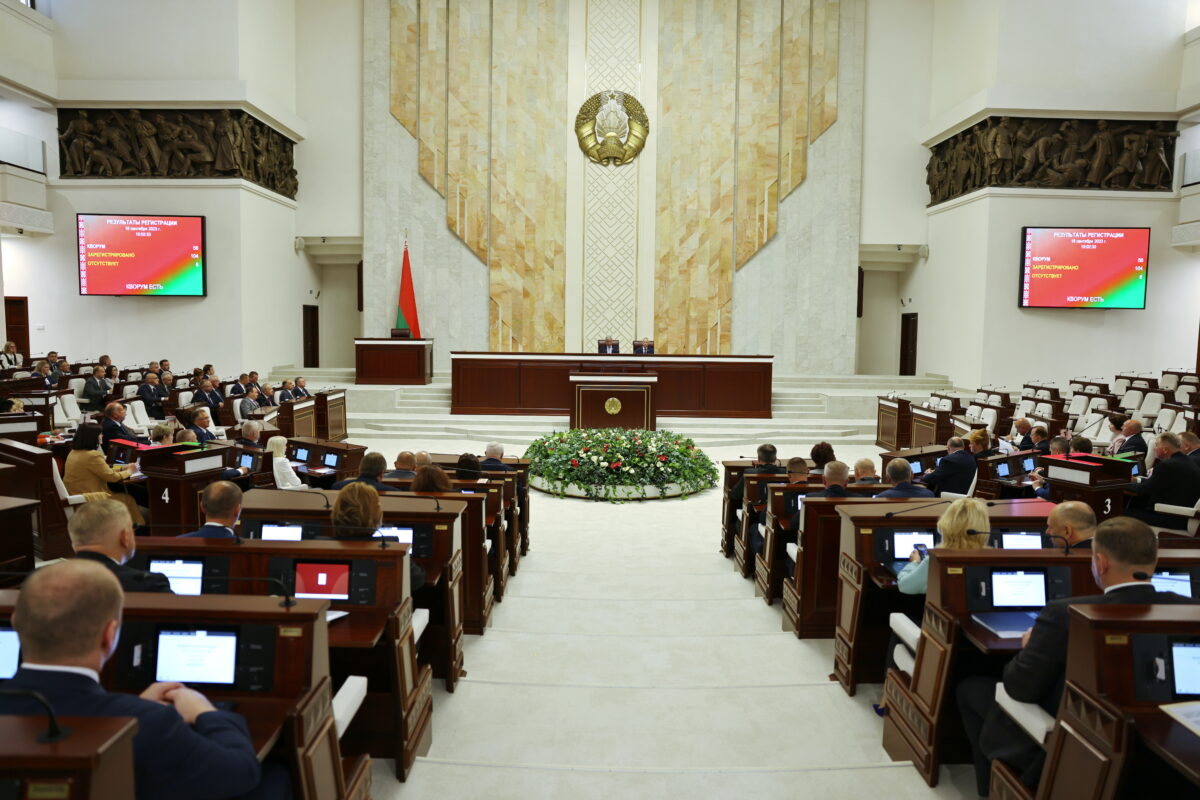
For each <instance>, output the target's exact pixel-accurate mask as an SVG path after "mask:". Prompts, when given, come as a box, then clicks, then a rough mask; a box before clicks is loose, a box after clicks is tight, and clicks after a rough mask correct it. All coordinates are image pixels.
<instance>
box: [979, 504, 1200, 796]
mask: <svg viewBox="0 0 1200 800" xmlns="http://www.w3.org/2000/svg"><path fill="white" fill-rule="evenodd" d="M1157 563H1158V537H1157V536H1156V535H1155V533H1154V531H1153V530H1151V529H1150V526H1149V525H1146V524H1145V523H1144V522H1141V521H1140V520H1136V519H1132V518H1130V517H1113V518H1111V519H1107V520H1105V521H1104V522H1102V523H1100V525H1099V526H1097V528H1096V535H1095V538H1094V539H1093V540H1092V577H1093V579H1094V580H1095V581H1096V585H1097V586H1098V587H1100V588H1101V589H1103V590H1104V593H1103V594H1099V595H1091V596H1088V597H1073V598H1068V599H1065V600H1054V601H1052V602H1050V603H1048V604H1047V605H1046V607H1045V608H1044V609H1042V611H1041V613H1040V614H1038V617H1037V621H1036V622H1034V624H1033V627H1032V628H1030V629H1029V630H1027V631H1026V632H1025V635H1024V636H1022V637H1021V646H1022V649H1021V651H1020V652H1019V653H1017V655H1016V656H1015V657H1014V658H1013V659H1012V660H1011V661H1009V662H1008V664H1007V665H1006V666H1005V667H1004V677H1003V683H1004V689H1005V691H1006V692H1008V694H1009V696H1010V697H1012V699H1014V700H1016V701H1018V702H1022V703H1037V704H1038V705H1040V706H1041V707H1042V708H1044V709H1045V710H1046V711H1047V713H1049V714H1052V715H1057V714H1058V706H1059V703H1060V701H1061V700H1062V696H1063V687H1064V684H1065V682H1066V675H1067V647H1068V643H1069V642H1068V639H1069V637H1068V633H1069V627H1070V626H1069V620H1070V614H1069V607H1070V606H1072V605H1082V604H1096V603H1119V604H1124V605H1151V604H1153V605H1157V604H1172V605H1173V604H1181V603H1191V604H1194V603H1196V601H1194V600H1192V599H1191V598H1189V597H1184V596H1182V595H1178V594H1174V593H1173V592H1160V591H1158V590H1156V589H1155V588H1154V585H1153V584H1152V583H1151V582H1150V578H1151V576H1153V575H1154V568H1155V566H1156V565H1157ZM997 682H998V681H997V680H996V679H995V678H991V677H984V676H972V677H970V678H966V679H965V680H963V681H961V682H960V683H959V684H958V687H957V689H956V693H957V696H958V706H959V712H960V713H961V714H962V719H963V728H964V729H965V731H966V733H967V739H968V740H969V742H970V744H971V750H972V752H973V753H974V756H975V779H976V782H977V784H978V786H977V788H978V790H979V794H980V795H983V796H986V795H987V793H988V786H989V782H990V780H991V768H992V767H991V762H992V761H993V760H994V759H999V760H1001V761H1003V762H1004V763H1006V764H1008V765H1009V766H1010V767H1012V768H1013V771H1014V772H1016V773H1017V774H1018V775H1020V776H1021V780H1022V781H1023V782H1024V783H1025V784H1026V785H1027V786H1030V787H1036V786H1037V783H1038V779H1039V778H1040V777H1041V773H1042V764H1043V762H1044V760H1045V755H1046V754H1045V751H1044V750H1043V749H1042V745H1041V743H1040V742H1035V741H1033V739H1031V738H1030V737H1029V735H1028V734H1027V733H1025V729H1024V728H1022V727H1021V726H1020V725H1018V724H1017V723H1016V722H1014V721H1013V720H1012V719H1011V718H1010V717H1009V716H1008V715H1007V714H1005V713H1002V712H1000V711H998V710H997V709H996V708H995V706H996V699H995V698H996V684H997Z"/></svg>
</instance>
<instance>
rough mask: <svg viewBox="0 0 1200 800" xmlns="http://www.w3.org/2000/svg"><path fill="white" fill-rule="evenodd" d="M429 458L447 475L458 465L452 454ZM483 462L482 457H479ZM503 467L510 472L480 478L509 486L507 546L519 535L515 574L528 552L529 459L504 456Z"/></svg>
mask: <svg viewBox="0 0 1200 800" xmlns="http://www.w3.org/2000/svg"><path fill="white" fill-rule="evenodd" d="M429 457H430V458H431V459H432V460H433V463H434V464H437V465H438V466H440V467H442V469H444V470H446V472H447V473H450V472H451V470H452V469H453V467H454V465H455V464H457V463H458V456H457V455H454V454H452V453H430V454H429ZM479 460H480V461H483V457H482V456H480V457H479ZM501 460H502V461H503V462H504V465H505V466H507V467H510V468H511V472H508V473H505V472H495V473H486V474H484V475H481V476H480V477H490V478H492V479H499V478H502V479H503V480H504V481H505V482H506V483H507V484H511V490H509V489H506V490H505V492H506V493H505V498H506V499H511V500H512V501H513V508H514V509H515V511H514V515H513V519H512V520H509V525H508V529H509V531H510V533H509V535H508V540H509V544H510V545H512V543H513V542H517V541H518V537H517V533H518V532H519V533H520V537H519V547H517V548H516V549H515V550H514V551H513V552H515V554H516V556H515V557H514V558H513V565H512V572H513V574H516V569H517V565H516V562H517V560H519V557H520V556H523V555H525V554H526V553H528V552H529V524H530V514H531V511H530V507H529V459H527V458H517V457H515V456H505V457H504V458H503V459H501Z"/></svg>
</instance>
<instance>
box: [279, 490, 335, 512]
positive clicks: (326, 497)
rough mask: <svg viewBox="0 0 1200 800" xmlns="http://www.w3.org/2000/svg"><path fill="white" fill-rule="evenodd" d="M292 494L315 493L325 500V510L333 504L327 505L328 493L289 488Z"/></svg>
mask: <svg viewBox="0 0 1200 800" xmlns="http://www.w3.org/2000/svg"><path fill="white" fill-rule="evenodd" d="M288 491H290V492H291V493H292V494H315V495H317V496H318V497H320V498H321V499H322V500H324V501H325V510H326V511H329V510H330V509H332V508H333V506H331V505H329V495H327V494H325V493H324V492H314V491H312V490H311V489H289V490H288Z"/></svg>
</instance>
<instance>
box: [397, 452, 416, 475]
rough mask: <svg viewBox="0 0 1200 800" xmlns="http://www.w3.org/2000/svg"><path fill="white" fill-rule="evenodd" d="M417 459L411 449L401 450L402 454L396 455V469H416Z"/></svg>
mask: <svg viewBox="0 0 1200 800" xmlns="http://www.w3.org/2000/svg"><path fill="white" fill-rule="evenodd" d="M416 468H417V459H416V457H415V456H414V455H413V454H412V451H411V450H401V451H400V455H398V456H396V469H409V470H413V471H416Z"/></svg>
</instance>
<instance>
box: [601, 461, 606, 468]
mask: <svg viewBox="0 0 1200 800" xmlns="http://www.w3.org/2000/svg"><path fill="white" fill-rule="evenodd" d="M600 466H602V467H607V466H608V462H607V461H605V462H603V463H601V464H600Z"/></svg>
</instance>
